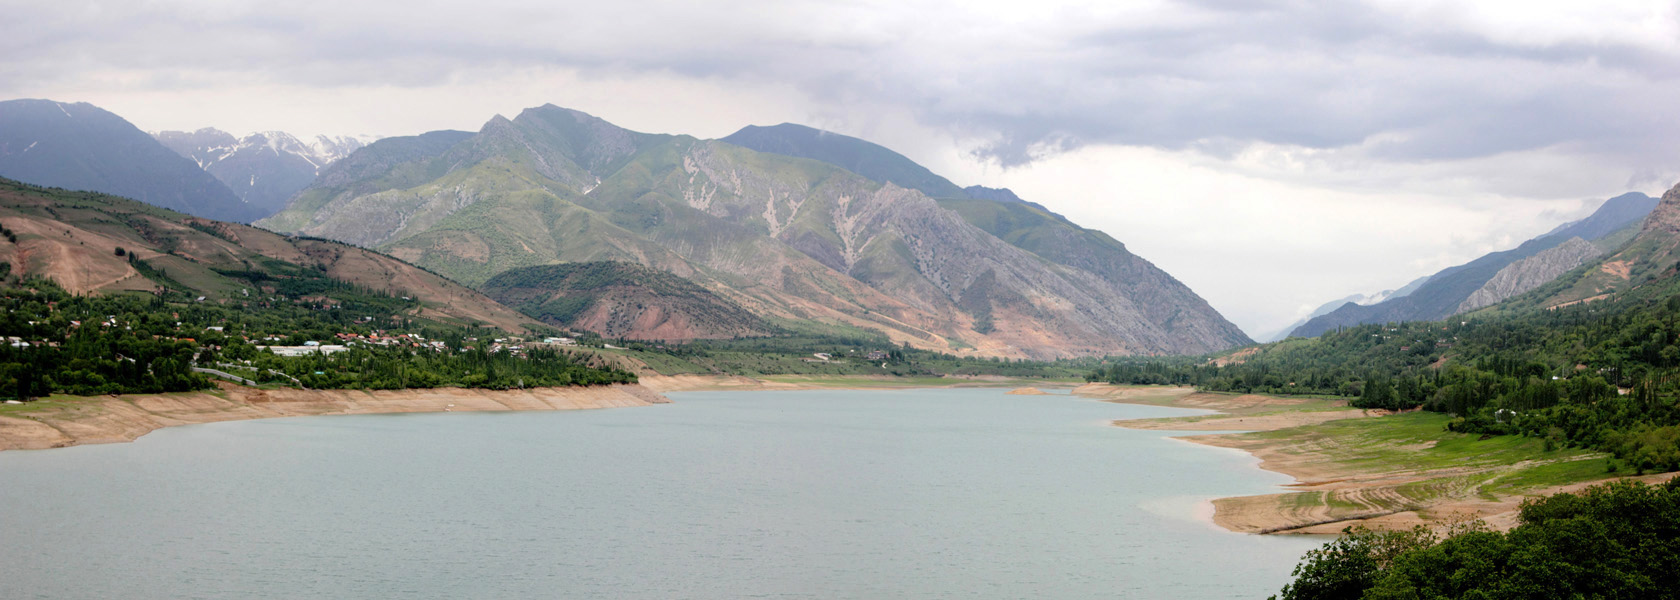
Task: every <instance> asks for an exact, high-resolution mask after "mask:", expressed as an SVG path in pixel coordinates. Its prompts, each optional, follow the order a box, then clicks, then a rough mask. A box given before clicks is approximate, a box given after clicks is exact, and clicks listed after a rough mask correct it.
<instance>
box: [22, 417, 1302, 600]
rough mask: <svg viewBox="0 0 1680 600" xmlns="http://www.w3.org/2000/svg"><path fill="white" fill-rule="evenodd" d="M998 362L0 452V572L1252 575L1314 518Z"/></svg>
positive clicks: (1209, 459) (830, 587)
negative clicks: (985, 367) (1238, 509)
mask: <svg viewBox="0 0 1680 600" xmlns="http://www.w3.org/2000/svg"><path fill="white" fill-rule="evenodd" d="M1009 389H1011V388H1007V387H1005V388H989V389H975V388H962V389H924V390H870V391H854V390H810V391H757V392H753V393H737V392H686V393H685V392H674V393H672V394H671V397H672V399H673V400H674V402H673V403H671V404H663V405H658V406H650V407H646V408H641V409H636V410H623V411H574V412H567V413H559V412H546V413H545V412H533V413H520V414H511V413H505V412H504V413H489V412H484V413H474V414H408V415H349V416H328V417H308V418H288V419H261V420H251V421H243V422H227V423H215V424H208V425H196V426H188V427H172V428H167V429H163V430H160V431H157V432H156V433H153V434H151V435H148V436H145V437H143V438H141V439H139V440H137V441H136V442H135V443H133V444H117V445H96V446H83V447H76V448H66V449H60V450H53V451H49V452H4V453H0V480H4V481H6V482H7V483H8V485H6V486H0V506H5V507H7V509H6V510H5V511H0V531H6V532H7V540H8V553H7V554H8V559H7V560H6V561H0V597H30V596H32V595H40V596H43V597H111V596H123V597H130V598H164V597H182V596H204V597H250V596H257V595H268V596H273V597H319V596H337V597H375V596H377V597H389V596H410V597H557V596H558V597H571V598H672V597H684V598H737V597H747V596H771V597H784V598H881V597H914V598H974V597H981V598H1017V597H1054V598H1112V597H1125V598H1144V599H1148V598H1173V599H1191V600H1194V599H1198V598H1209V599H1212V598H1255V597H1264V596H1265V595H1267V594H1270V593H1273V592H1275V591H1276V590H1277V589H1278V588H1279V587H1280V586H1281V585H1282V584H1283V583H1284V582H1285V581H1286V580H1287V579H1288V575H1289V571H1290V569H1291V568H1293V566H1294V564H1295V562H1296V561H1297V560H1298V559H1299V557H1300V556H1301V554H1302V553H1303V552H1304V551H1306V550H1307V549H1310V548H1312V547H1315V546H1316V545H1317V544H1318V543H1319V540H1312V539H1305V538H1296V537H1274V536H1251V535H1240V534H1234V533H1230V532H1227V531H1224V530H1222V529H1219V528H1217V527H1213V526H1212V525H1210V524H1208V523H1207V522H1206V521H1205V520H1203V519H1202V518H1200V517H1199V515H1198V514H1197V511H1198V507H1199V506H1203V505H1204V502H1205V500H1207V499H1210V498H1214V497H1221V496H1232V495H1243V494H1255V493H1262V492H1266V491H1270V490H1275V489H1276V486H1277V485H1279V484H1281V483H1285V482H1287V481H1288V478H1287V477H1284V476H1281V475H1278V474H1275V473H1270V472H1266V471H1262V470H1259V469H1255V468H1254V466H1253V463H1254V460H1253V459H1252V458H1250V457H1248V456H1246V455H1243V454H1241V453H1237V452H1232V451H1224V450H1215V449H1210V448H1206V447H1202V446H1196V445H1192V444H1184V443H1179V442H1176V441H1174V440H1172V439H1170V437H1169V436H1170V435H1172V434H1170V433H1167V432H1157V431H1133V430H1124V429H1118V428H1113V427H1109V426H1108V423H1109V422H1110V421H1112V420H1115V419H1127V418H1150V417H1169V416H1181V415H1189V414H1195V413H1197V412H1200V411H1187V410H1183V409H1174V408H1164V407H1150V406H1129V405H1120V404H1111V403H1104V402H1098V401H1094V400H1089V399H1082V398H1076V397H1070V396H1068V395H1066V394H1050V395H1009V394H1007V392H1008V391H1009Z"/></svg>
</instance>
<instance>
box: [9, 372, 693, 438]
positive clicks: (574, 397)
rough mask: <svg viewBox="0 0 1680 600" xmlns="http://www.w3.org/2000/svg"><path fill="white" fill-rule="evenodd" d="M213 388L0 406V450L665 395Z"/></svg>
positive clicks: (602, 404)
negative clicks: (219, 428) (274, 421)
mask: <svg viewBox="0 0 1680 600" xmlns="http://www.w3.org/2000/svg"><path fill="white" fill-rule="evenodd" d="M217 385H218V389H217V390H216V391H214V392H196V393H182V394H157V395H141V394H136V395H122V396H99V397H88V398H74V399H69V400H65V399H62V397H59V398H52V399H46V400H40V401H37V402H32V403H30V404H27V405H24V406H21V407H9V408H11V410H7V411H5V412H4V413H0V450H23V449H41V448H62V447H65V446H75V445H79V444H105V443H113V442H129V441H133V440H134V439H136V438H139V437H140V436H142V435H145V434H147V433H150V432H152V431H155V430H157V429H162V428H164V427H171V426H175V425H188V424H193V423H213V422H218V421H236V420H243V419H265V418H271V417H295V416H306V415H349V414H371V413H407V412H449V411H512V410H583V409H593V408H614V407H627V406H647V405H652V404H663V403H667V402H670V400H668V399H666V398H665V397H664V396H663V395H661V394H660V393H659V391H657V390H655V389H650V388H648V387H645V386H641V385H636V384H618V385H610V386H591V387H561V388H532V389H526V390H505V391H503V390H476V389H463V388H436V389H425V390H376V391H361V390H296V389H279V390H259V389H255V388H248V387H243V386H238V385H233V384H229V383H218V384H217Z"/></svg>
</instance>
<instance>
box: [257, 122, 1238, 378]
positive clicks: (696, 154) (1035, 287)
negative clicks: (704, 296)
mask: <svg viewBox="0 0 1680 600" xmlns="http://www.w3.org/2000/svg"><path fill="white" fill-rule="evenodd" d="M386 141H387V140H382V141H381V142H380V143H375V144H373V145H371V146H369V148H367V149H364V150H362V151H359V152H357V153H356V154H355V155H352V156H351V157H350V158H348V159H346V160H345V161H343V162H342V163H340V165H335V166H334V168H333V169H329V171H337V170H338V168H339V167H340V166H342V165H345V164H350V163H356V162H358V157H360V156H361V155H362V154H364V153H367V152H369V151H378V150H379V149H380V147H381V144H384V143H385V142H386ZM440 141H441V140H440ZM413 142H418V140H414V141H413ZM412 145H413V146H415V147H416V151H415V152H412V153H410V155H409V156H410V158H409V160H407V161H404V162H395V161H388V160H381V161H373V163H374V164H376V165H377V166H378V168H369V169H362V170H361V172H360V173H359V174H358V175H359V176H348V177H343V178H331V177H329V176H328V175H329V174H331V173H323V175H322V178H321V180H320V181H318V182H317V183H316V184H315V185H313V186H311V188H309V189H306V190H305V191H304V192H302V193H300V194H299V195H298V197H297V200H296V201H294V202H293V203H292V205H291V206H289V207H288V208H287V210H285V211H283V212H281V213H280V214H277V215H275V216H273V217H271V218H269V219H265V220H264V221H262V222H261V225H262V226H264V227H269V228H272V229H275V230H278V231H288V232H295V233H302V234H307V235H313V236H321V237H327V238H331V239H337V240H341V241H346V242H350V243H354V244H358V245H363V246H367V247H373V248H379V249H382V250H385V251H388V252H390V253H391V254H393V255H394V256H398V257H400V258H403V259H404V260H409V261H412V262H414V263H415V264H419V265H422V266H425V267H427V268H429V269H432V270H435V271H437V272H440V273H443V274H445V275H448V276H449V277H451V278H453V279H455V280H457V281H461V282H464V283H467V284H469V285H483V284H484V283H485V282H487V281H489V280H490V279H491V278H492V277H494V276H496V275H498V274H500V273H502V272H505V271H508V270H510V269H515V268H520V267H529V266H539V265H544V264H552V263H557V262H591V261H602V260H620V261H629V262H635V263H638V264H642V265H645V266H649V267H653V268H656V269H659V270H661V271H666V272H669V273H672V274H674V275H676V276H678V277H682V278H685V279H688V280H690V281H693V282H694V283H696V284H698V285H700V286H702V287H705V288H706V289H708V290H711V291H712V292H713V293H715V294H717V295H718V296H719V297H721V298H725V299H727V300H729V301H730V302H732V303H734V304H736V305H739V306H741V307H742V308H744V309H746V310H747V311H749V312H751V313H752V314H754V315H757V316H758V317H759V318H761V319H764V320H766V321H772V322H777V323H790V324H794V326H797V327H799V328H804V329H810V330H813V331H815V330H821V331H827V332H830V333H846V332H852V333H864V332H865V331H864V330H876V331H881V332H884V333H886V334H887V335H888V336H889V337H891V339H893V340H894V341H895V342H902V343H910V344H913V345H916V346H919V347H923V348H929V349H939V350H944V351H952V352H958V353H967V354H977V355H983V356H1031V357H1046V358H1048V357H1056V356H1075V355H1092V354H1136V353H1183V352H1204V351H1208V350H1213V349H1217V348H1225V347H1229V346H1232V345H1235V344H1238V343H1245V342H1247V338H1246V337H1243V336H1242V334H1241V332H1240V331H1238V330H1236V328H1235V327H1234V326H1231V325H1230V324H1229V323H1228V322H1226V321H1224V319H1223V318H1221V317H1219V316H1218V314H1217V313H1216V312H1214V311H1213V310H1212V309H1211V308H1207V307H1206V303H1205V302H1201V300H1200V298H1196V297H1195V296H1194V294H1193V293H1190V292H1189V290H1188V289H1185V288H1183V287H1182V285H1181V284H1178V283H1177V282H1176V281H1172V280H1171V278H1170V277H1168V276H1166V275H1165V274H1164V273H1159V272H1158V271H1156V270H1154V269H1153V266H1150V265H1148V263H1147V262H1144V261H1141V259H1137V260H1133V259H1132V257H1130V255H1129V254H1124V255H1122V254H1118V253H1114V252H1105V253H1095V254H1089V255H1088V253H1081V252H1077V251H1074V250H1073V249H1072V248H1061V246H1060V244H1062V243H1063V242H1061V241H1059V240H1056V239H1054V238H1056V237H1058V236H1072V237H1074V238H1076V239H1093V238H1094V237H1095V236H1097V235H1100V234H1094V233H1092V232H1085V231H1083V230H1079V229H1078V228H1076V227H1074V226H1072V225H1071V224H1068V223H1065V220H1061V219H1060V218H1059V217H1055V216H1054V215H1052V214H1049V213H1048V212H1047V211H1045V212H1042V213H1039V212H1029V213H1023V214H1020V215H1015V214H1014V213H1008V215H1009V216H1010V218H1008V219H998V220H996V222H997V225H996V227H997V228H998V231H999V232H1001V233H1002V234H1005V235H1010V234H1015V235H1014V236H1013V238H1012V239H1014V240H1015V241H1014V242H1011V241H1005V240H1004V239H1000V237H999V235H998V234H995V233H994V232H992V231H989V230H987V229H986V228H984V227H980V226H977V225H975V224H974V223H973V222H970V221H969V220H968V218H967V217H965V216H964V215H963V214H962V212H960V211H957V210H952V209H951V208H948V207H946V206H942V205H941V204H940V203H939V202H937V201H935V200H934V199H933V198H931V197H929V196H928V195H927V194H925V193H922V192H920V191H918V190H915V189H909V188H905V187H903V186H900V185H896V184H892V183H882V182H877V181H873V180H870V179H868V178H866V177H863V176H860V175H858V174H855V173H852V172H849V171H847V170H844V169H841V168H839V167H837V166H835V165H832V164H828V163H825V162H821V161H815V160H809V159H802V158H795V157H788V156H782V155H777V154H769V153H761V152H756V151H753V150H749V149H746V148H742V147H740V146H737V145H734V144H729V143H725V142H722V141H708V140H697V139H694V138H691V137H686V136H666V135H651V134H644V133H637V132H632V131H628V130H625V129H622V128H618V127H616V126H613V125H612V124H610V123H607V122H605V121H602V120H600V119H597V118H595V117H592V116H589V115H587V114H584V113H580V112H577V111H570V110H566V109H562V108H559V107H554V106H543V107H538V108H533V109H528V110H526V111H524V112H522V113H521V114H520V115H518V116H517V117H516V118H514V119H507V118H503V117H500V116H498V117H496V118H494V119H491V120H490V121H489V122H488V123H486V124H485V126H484V127H483V128H482V129H481V130H480V131H479V132H478V133H477V134H474V135H472V136H470V137H467V138H465V139H463V140H461V141H459V142H457V143H455V144H454V145H452V146H449V147H447V148H441V146H442V145H443V144H429V145H425V147H424V148H420V146H421V144H418V143H412ZM997 204H1003V203H997ZM1020 206H1022V207H1024V208H1027V209H1029V210H1031V209H1032V207H1031V205H1026V204H1020ZM968 212H971V213H978V212H983V211H980V210H978V209H975V210H970V211H968ZM999 214H1000V215H1004V213H999ZM976 218H978V217H976ZM1022 219H1025V221H1022ZM1026 222H1031V223H1032V224H1023V223H1026ZM1103 237H1106V236H1103ZM1079 243H1083V242H1079ZM1033 245H1037V246H1040V247H1041V249H1042V251H1043V252H1044V255H1040V254H1038V253H1035V252H1032V251H1028V250H1027V249H1026V248H1025V247H1024V246H1033ZM1107 246H1108V247H1110V248H1123V246H1120V245H1119V243H1118V242H1112V243H1109V244H1107ZM1057 248H1061V249H1059V250H1058V249H1057ZM1057 252H1061V254H1062V256H1060V257H1059V258H1057V259H1050V258H1047V256H1051V255H1056V254H1057ZM1081 261H1083V262H1085V263H1089V264H1090V265H1093V266H1092V267H1091V268H1092V269H1098V268H1099V267H1100V268H1110V269H1111V271H1110V272H1111V273H1118V274H1119V275H1114V276H1105V275H1099V274H1098V273H1096V272H1093V271H1089V270H1086V269H1085V268H1084V267H1076V266H1070V264H1069V263H1073V264H1077V263H1080V262H1081ZM1127 269H1132V270H1133V271H1127ZM1128 272H1136V273H1141V274H1144V275H1147V277H1129V278H1128V276H1126V275H1125V273H1128ZM1157 288H1159V289H1157ZM1161 290H1166V291H1161ZM1152 294H1161V295H1160V296H1157V295H1152ZM1157 297H1168V298H1172V299H1174V301H1173V302H1169V303H1161V302H1153V301H1152V299H1154V298H1157Z"/></svg>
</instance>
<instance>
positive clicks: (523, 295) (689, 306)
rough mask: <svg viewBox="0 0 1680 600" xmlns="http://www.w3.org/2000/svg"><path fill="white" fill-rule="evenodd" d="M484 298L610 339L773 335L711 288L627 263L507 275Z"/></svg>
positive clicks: (489, 283) (519, 271) (490, 285)
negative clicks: (714, 292)
mask: <svg viewBox="0 0 1680 600" xmlns="http://www.w3.org/2000/svg"><path fill="white" fill-rule="evenodd" d="M484 292H485V293H486V294H488V295H489V296H490V297H491V298H494V299H496V301H498V302H501V303H502V304H505V305H507V306H512V307H514V308H517V309H519V310H520V311H521V312H524V313H525V314H527V315H530V316H532V317H535V318H537V319H540V320H542V321H544V322H547V323H551V324H554V325H558V326H561V327H565V328H567V329H572V330H582V331H593V332H595V333H599V334H601V335H602V336H604V337H608V338H629V339H641V340H692V339H718V338H735V337H762V336H766V335H770V334H771V333H773V332H774V328H772V327H770V326H769V325H768V324H766V323H765V322H764V320H762V319H760V318H758V317H757V316H754V315H753V314H752V313H750V312H747V311H746V310H744V309H742V308H741V307H739V306H736V305H735V304H733V303H731V302H729V301H728V300H724V299H723V298H719V297H718V296H717V295H716V294H713V293H712V292H711V291H709V290H707V289H706V288H703V287H700V286H698V285H695V284H694V283H693V282H690V281H688V280H686V279H683V278H681V277H677V276H675V275H672V274H670V273H668V272H665V271H661V270H658V269H654V268H650V267H645V266H642V265H639V264H636V263H629V262H621V261H601V262H584V263H562V264H556V265H542V266H535V267H519V268H515V269H509V270H507V271H503V272H502V273H501V274H498V275H496V276H495V277H492V278H490V280H489V281H487V282H485V284H484Z"/></svg>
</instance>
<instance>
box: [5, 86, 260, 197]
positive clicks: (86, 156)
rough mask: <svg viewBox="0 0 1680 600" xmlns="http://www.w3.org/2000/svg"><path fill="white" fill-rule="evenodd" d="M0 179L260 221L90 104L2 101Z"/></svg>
mask: <svg viewBox="0 0 1680 600" xmlns="http://www.w3.org/2000/svg"><path fill="white" fill-rule="evenodd" d="M0 177H7V178H11V179H16V180H19V181H23V182H27V183H32V184H35V185H44V186H50V187H60V188H65V189H73V190H89V191H95V192H102V193H106V194H114V195H119V196H124V197H128V198H133V199H136V200H139V201H141V202H145V203H147V204H152V205H155V206H161V207H163V208H167V209H170V210H175V211H179V212H184V213H187V214H190V215H193V216H198V217H204V218H209V219H219V220H224V221H237V222H250V221H252V220H254V219H257V218H259V217H261V216H263V214H262V211H261V210H258V209H256V208H254V207H252V206H251V205H249V204H247V203H245V202H243V201H241V200H240V199H239V197H238V196H236V195H234V193H233V191H231V190H229V189H228V188H227V186H225V185H223V184H222V182H220V181H217V180H216V178H215V177H212V176H211V175H210V174H209V173H206V172H204V171H203V170H202V169H200V168H198V165H197V164H194V163H193V162H192V161H191V160H188V159H186V158H182V157H181V156H180V155H178V154H176V153H175V152H173V151H171V150H170V149H168V148H166V147H164V146H163V144H160V143H158V141H157V140H155V139H153V138H152V136H150V135H148V134H147V133H146V132H144V131H141V130H140V129H139V128H137V127H135V126H134V125H133V124H130V123H129V122H128V121H125V120H123V118H122V117H119V116H117V115H114V114H112V113H110V112H107V111H105V110H102V109H100V108H99V107H96V106H94V105H92V104H87V103H76V104H68V103H64V102H53V101H51V100H9V101H6V102H0Z"/></svg>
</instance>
